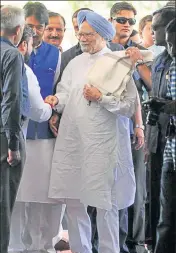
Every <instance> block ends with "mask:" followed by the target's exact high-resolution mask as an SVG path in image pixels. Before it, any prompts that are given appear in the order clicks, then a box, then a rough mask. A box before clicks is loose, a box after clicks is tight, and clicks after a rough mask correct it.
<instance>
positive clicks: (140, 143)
mask: <svg viewBox="0 0 176 253" xmlns="http://www.w3.org/2000/svg"><path fill="white" fill-rule="evenodd" d="M143 145H144V142H143V138H138V143H137V145H136V147H135V148H136V150H139V149H141V148H142V146H143Z"/></svg>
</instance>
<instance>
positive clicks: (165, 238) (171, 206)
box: [155, 163, 176, 253]
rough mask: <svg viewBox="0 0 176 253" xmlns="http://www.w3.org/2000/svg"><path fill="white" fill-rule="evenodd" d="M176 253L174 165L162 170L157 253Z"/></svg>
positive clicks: (168, 164)
mask: <svg viewBox="0 0 176 253" xmlns="http://www.w3.org/2000/svg"><path fill="white" fill-rule="evenodd" d="M175 252H176V170H174V166H173V164H172V163H166V164H164V165H163V168H162V176H161V195H160V219H159V224H158V226H157V242H156V248H155V253H175Z"/></svg>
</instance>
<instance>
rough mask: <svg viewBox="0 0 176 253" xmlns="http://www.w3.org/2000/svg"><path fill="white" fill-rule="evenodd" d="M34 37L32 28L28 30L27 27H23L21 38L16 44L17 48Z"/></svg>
mask: <svg viewBox="0 0 176 253" xmlns="http://www.w3.org/2000/svg"><path fill="white" fill-rule="evenodd" d="M33 36H34V32H33V30H32V28H30V27H29V26H28V25H25V27H24V30H23V36H22V38H21V40H20V42H19V44H18V46H19V45H20V44H21V43H22V42H23V41H26V42H27V43H28V42H29V40H30V38H32V37H33Z"/></svg>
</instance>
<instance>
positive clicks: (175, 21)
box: [166, 18, 176, 33]
mask: <svg viewBox="0 0 176 253" xmlns="http://www.w3.org/2000/svg"><path fill="white" fill-rule="evenodd" d="M175 27H176V18H174V19H173V20H171V22H170V23H169V24H168V25H167V26H166V32H167V33H174V32H176V29H175Z"/></svg>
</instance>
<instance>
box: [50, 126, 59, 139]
mask: <svg viewBox="0 0 176 253" xmlns="http://www.w3.org/2000/svg"><path fill="white" fill-rule="evenodd" d="M51 131H52V133H53V134H54V136H55V137H57V134H58V129H57V128H56V127H54V126H52V127H51Z"/></svg>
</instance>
